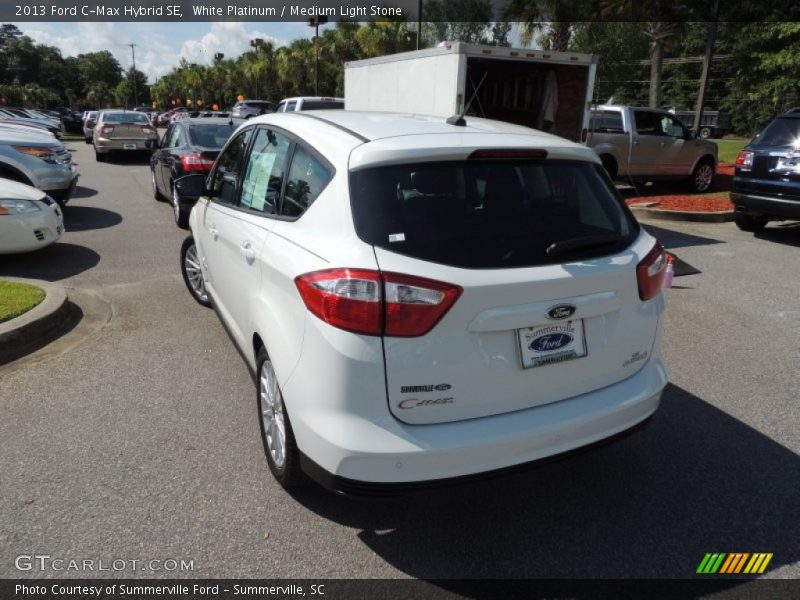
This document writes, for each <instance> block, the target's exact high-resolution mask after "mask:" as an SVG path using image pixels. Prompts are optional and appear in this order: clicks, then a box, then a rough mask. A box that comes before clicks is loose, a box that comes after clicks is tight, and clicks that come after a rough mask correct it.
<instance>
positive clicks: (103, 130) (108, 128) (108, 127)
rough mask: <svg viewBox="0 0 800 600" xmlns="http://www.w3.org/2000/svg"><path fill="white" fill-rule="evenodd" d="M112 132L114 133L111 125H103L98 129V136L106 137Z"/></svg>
mask: <svg viewBox="0 0 800 600" xmlns="http://www.w3.org/2000/svg"><path fill="white" fill-rule="evenodd" d="M113 131H114V126H113V125H103V126H102V127H101V128H100V135H107V134H109V133H112V132H113Z"/></svg>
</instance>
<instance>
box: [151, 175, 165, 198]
mask: <svg viewBox="0 0 800 600" xmlns="http://www.w3.org/2000/svg"><path fill="white" fill-rule="evenodd" d="M150 185H151V187H152V188H153V198H155V199H156V200H158V201H159V202H163V201H164V197H163V196H162V195H161V192H159V191H158V185H156V172H155V169H153V168H152V167H151V168H150Z"/></svg>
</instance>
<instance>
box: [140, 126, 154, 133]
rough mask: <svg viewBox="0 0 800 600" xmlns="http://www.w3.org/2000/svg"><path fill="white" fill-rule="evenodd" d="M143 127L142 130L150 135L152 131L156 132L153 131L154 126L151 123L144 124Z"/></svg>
mask: <svg viewBox="0 0 800 600" xmlns="http://www.w3.org/2000/svg"><path fill="white" fill-rule="evenodd" d="M141 129H142V132H143V133H146V134H147V135H150V134H151V133H154V132H153V128H152V127H150V126H149V125H142V126H141Z"/></svg>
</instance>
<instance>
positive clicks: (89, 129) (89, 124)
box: [83, 110, 99, 144]
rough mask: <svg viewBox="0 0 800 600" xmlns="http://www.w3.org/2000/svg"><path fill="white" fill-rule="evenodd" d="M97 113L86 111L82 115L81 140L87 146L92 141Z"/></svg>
mask: <svg viewBox="0 0 800 600" xmlns="http://www.w3.org/2000/svg"><path fill="white" fill-rule="evenodd" d="M98 114H99V113H98V111H96V110H87V111H86V112H85V113H83V139H84V141H85V142H86V143H87V144H91V143H92V141H93V137H94V136H93V135H92V134H93V132H94V125H95V123H96V122H97V115H98Z"/></svg>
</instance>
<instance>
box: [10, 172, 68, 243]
mask: <svg viewBox="0 0 800 600" xmlns="http://www.w3.org/2000/svg"><path fill="white" fill-rule="evenodd" d="M63 233H64V216H63V214H62V213H61V208H60V207H59V206H58V203H57V202H56V201H55V200H53V199H52V198H51V197H50V196H48V195H47V194H46V193H44V192H43V191H41V190H38V189H36V188H35V187H31V186H29V185H25V184H23V183H17V182H16V181H11V180H10V179H2V178H0V254H14V253H17V252H30V251H31V250H38V249H39V248H44V247H45V246H49V245H50V244H52V243H53V242H55V241H57V240H58V239H59V238H60V237H61V236H62V234H63Z"/></svg>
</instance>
